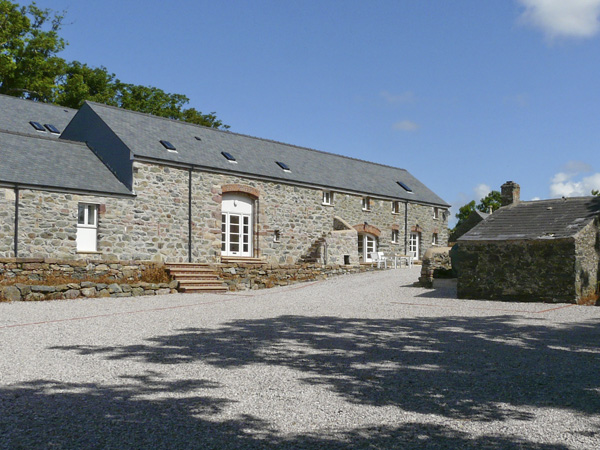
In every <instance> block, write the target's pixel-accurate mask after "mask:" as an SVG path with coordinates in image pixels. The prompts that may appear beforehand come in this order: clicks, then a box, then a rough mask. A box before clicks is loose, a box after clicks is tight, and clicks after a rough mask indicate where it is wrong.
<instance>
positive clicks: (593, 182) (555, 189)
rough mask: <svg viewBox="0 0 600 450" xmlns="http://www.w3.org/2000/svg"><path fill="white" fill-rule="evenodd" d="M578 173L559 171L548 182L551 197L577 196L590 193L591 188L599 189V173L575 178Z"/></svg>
mask: <svg viewBox="0 0 600 450" xmlns="http://www.w3.org/2000/svg"><path fill="white" fill-rule="evenodd" d="M578 175H579V174H577V173H575V174H569V173H565V172H559V173H557V174H556V175H554V177H552V181H551V183H550V196H551V197H579V196H586V195H590V193H591V192H592V190H593V189H600V173H594V174H592V175H590V176H587V177H583V178H581V179H579V180H578V179H577V176H578Z"/></svg>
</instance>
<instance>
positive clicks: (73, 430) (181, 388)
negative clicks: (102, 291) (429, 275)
mask: <svg viewBox="0 0 600 450" xmlns="http://www.w3.org/2000/svg"><path fill="white" fill-rule="evenodd" d="M418 270H419V269H418V268H415V269H401V270H389V271H381V272H376V273H365V274H360V275H352V276H342V277H338V278H334V279H331V280H328V281H323V282H315V283H306V284H297V285H293V286H289V287H285V288H276V289H270V290H262V291H252V292H241V293H229V294H224V295H215V294H204V295H191V294H187V295H169V296H158V297H138V298H126V299H96V300H67V301H53V302H40V303H23V302H21V303H11V304H9V303H3V304H0V343H1V344H0V448H2V449H4V448H6V449H9V448H10V449H16V448H23V449H62V448H69V449H96V448H98V449H104V448H115V449H116V448H119V449H121V448H136V449H144V448H148V449H183V448H198V449H274V448H286V449H294V448H298V449H338V448H357V449H363V448H364V449H393V448H399V449H413V448H414V449H438V448H445V449H544V450H546V449H548V450H550V449H552V450H555V449H586V450H587V449H597V448H600V354H599V353H600V350H599V344H600V308H595V307H580V306H572V305H549V304H541V303H534V304H521V303H500V302H484V301H463V300H456V298H455V291H454V290H453V289H452V288H451V287H448V288H439V289H423V288H416V287H412V283H413V282H414V281H416V279H417V278H418Z"/></svg>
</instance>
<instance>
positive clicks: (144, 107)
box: [0, 0, 229, 129]
mask: <svg viewBox="0 0 600 450" xmlns="http://www.w3.org/2000/svg"><path fill="white" fill-rule="evenodd" d="M62 20H63V16H62V15H57V14H54V13H52V11H50V10H47V9H44V10H42V9H39V8H37V7H36V6H35V3H32V4H31V5H30V6H27V7H20V6H19V5H18V4H16V3H12V2H10V1H8V0H0V49H1V54H0V93H1V94H8V95H13V96H16V97H22V98H29V99H32V100H38V101H42V102H49V103H56V104H59V105H62V106H67V107H70V108H75V109H77V108H80V107H81V106H82V105H83V103H84V102H85V101H86V100H90V101H94V102H98V103H105V104H107V105H112V106H117V107H120V108H125V109H130V110H132V111H139V112H143V113H148V114H153V115H156V116H161V117H167V118H169V119H176V120H182V121H184V122H190V123H195V124H197V125H204V126H207V127H211V128H220V129H228V128H229V126H228V125H224V124H223V122H222V121H221V120H219V119H218V118H217V116H216V114H215V113H214V112H211V113H209V114H203V113H202V112H200V111H198V110H196V109H194V108H187V109H186V108H184V106H185V105H186V104H187V103H189V98H188V97H186V96H185V95H183V94H170V93H167V92H164V91H163V90H162V89H159V88H156V87H152V86H140V85H135V84H128V83H123V82H121V81H120V80H119V79H117V78H116V76H115V74H113V73H110V72H108V70H107V69H106V68H105V67H96V68H94V67H89V66H88V65H87V64H84V63H81V62H79V61H73V62H70V63H67V62H65V60H64V59H62V58H60V57H58V56H57V53H59V52H60V51H62V50H63V49H64V48H65V45H66V42H65V41H64V39H63V38H61V37H60V36H59V34H58V32H59V31H60V29H61V25H62Z"/></svg>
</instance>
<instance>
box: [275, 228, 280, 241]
mask: <svg viewBox="0 0 600 450" xmlns="http://www.w3.org/2000/svg"><path fill="white" fill-rule="evenodd" d="M273 242H281V233H280V231H279V230H275V231H273Z"/></svg>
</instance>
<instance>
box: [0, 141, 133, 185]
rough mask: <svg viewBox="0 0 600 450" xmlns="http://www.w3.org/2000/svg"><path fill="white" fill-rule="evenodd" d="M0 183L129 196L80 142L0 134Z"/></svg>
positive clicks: (110, 173)
mask: <svg viewBox="0 0 600 450" xmlns="http://www.w3.org/2000/svg"><path fill="white" fill-rule="evenodd" d="M0 183H8V184H19V185H27V186H39V187H46V188H53V189H57V190H62V189H68V190H78V191H85V192H94V193H107V194H118V195H132V194H131V192H130V191H129V190H128V189H127V188H126V187H125V186H124V185H123V184H122V183H121V182H120V181H119V180H117V178H116V177H115V176H114V175H113V174H112V172H110V170H108V168H107V167H106V166H105V165H104V164H103V163H102V161H100V159H98V157H97V156H96V155H95V154H94V153H93V152H92V151H91V150H90V149H89V148H88V147H87V145H85V144H83V143H80V142H73V141H66V140H62V139H60V140H59V139H53V138H50V137H43V136H30V135H25V134H21V133H11V132H3V131H0Z"/></svg>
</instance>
